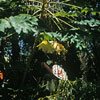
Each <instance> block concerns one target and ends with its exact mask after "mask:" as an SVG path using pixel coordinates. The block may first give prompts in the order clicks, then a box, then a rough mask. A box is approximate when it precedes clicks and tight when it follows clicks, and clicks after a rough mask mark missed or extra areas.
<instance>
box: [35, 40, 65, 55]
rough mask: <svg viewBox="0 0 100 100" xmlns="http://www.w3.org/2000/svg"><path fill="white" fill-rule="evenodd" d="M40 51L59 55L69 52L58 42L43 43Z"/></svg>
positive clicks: (40, 45)
mask: <svg viewBox="0 0 100 100" xmlns="http://www.w3.org/2000/svg"><path fill="white" fill-rule="evenodd" d="M37 47H38V48H39V50H41V49H42V51H43V52H44V53H51V54H53V53H54V52H56V53H57V54H58V55H60V54H61V52H62V54H65V53H66V52H67V50H66V49H65V48H64V46H63V45H62V44H60V43H58V42H57V41H49V42H48V41H46V40H44V41H42V42H41V43H40V44H39V45H38V46H37Z"/></svg>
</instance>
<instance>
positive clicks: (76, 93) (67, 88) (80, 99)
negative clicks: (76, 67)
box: [38, 79, 100, 100]
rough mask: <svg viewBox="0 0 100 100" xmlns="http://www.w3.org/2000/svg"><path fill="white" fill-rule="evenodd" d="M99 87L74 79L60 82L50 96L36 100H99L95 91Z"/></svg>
mask: <svg viewBox="0 0 100 100" xmlns="http://www.w3.org/2000/svg"><path fill="white" fill-rule="evenodd" d="M99 88H100V86H99V85H96V84H94V83H92V82H86V81H84V80H80V79H76V80H75V81H69V80H68V81H64V80H60V82H59V84H58V87H57V90H56V91H55V92H54V93H53V94H52V95H50V96H46V97H44V98H42V97H41V98H39V99H38V100H45V99H47V100H76V99H77V100H93V99H96V100H99V96H97V93H96V92H97V89H99Z"/></svg>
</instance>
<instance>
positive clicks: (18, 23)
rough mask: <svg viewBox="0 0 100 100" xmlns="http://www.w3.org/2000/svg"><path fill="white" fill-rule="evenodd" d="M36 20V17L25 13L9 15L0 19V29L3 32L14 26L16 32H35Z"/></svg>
mask: <svg viewBox="0 0 100 100" xmlns="http://www.w3.org/2000/svg"><path fill="white" fill-rule="evenodd" d="M37 21H38V19H37V18H36V17H34V16H31V15H27V14H21V15H18V16H11V17H9V18H6V19H2V20H1V23H0V31H1V32H4V33H5V32H6V30H11V29H13V28H14V30H15V32H16V33H18V34H20V33H28V32H37V31H36V26H37V25H38V23H37Z"/></svg>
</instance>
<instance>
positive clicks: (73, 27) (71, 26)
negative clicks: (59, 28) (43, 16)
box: [58, 18, 75, 28]
mask: <svg viewBox="0 0 100 100" xmlns="http://www.w3.org/2000/svg"><path fill="white" fill-rule="evenodd" d="M58 19H59V20H60V21H61V22H63V23H64V24H66V25H68V26H70V27H71V28H75V27H74V26H72V25H70V24H69V23H67V22H65V21H63V20H62V19H60V18H58Z"/></svg>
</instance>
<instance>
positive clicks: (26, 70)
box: [20, 32, 40, 88]
mask: <svg viewBox="0 0 100 100" xmlns="http://www.w3.org/2000/svg"><path fill="white" fill-rule="evenodd" d="M39 35H40V32H39V33H38V35H37V36H36V37H35V41H34V44H33V48H32V53H31V55H30V56H29V57H28V58H27V63H26V69H25V72H24V75H23V79H22V82H21V86H20V88H22V87H23V85H24V81H25V78H26V75H27V73H28V71H29V69H30V64H31V61H32V59H33V56H34V54H35V50H36V45H37V40H38V37H39ZM34 79H35V80H36V78H35V77H34Z"/></svg>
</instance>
